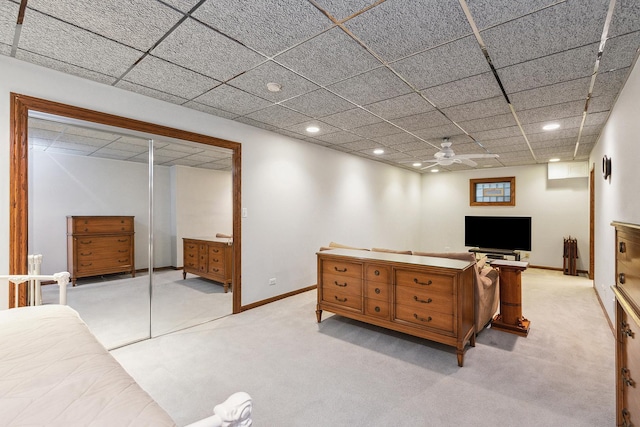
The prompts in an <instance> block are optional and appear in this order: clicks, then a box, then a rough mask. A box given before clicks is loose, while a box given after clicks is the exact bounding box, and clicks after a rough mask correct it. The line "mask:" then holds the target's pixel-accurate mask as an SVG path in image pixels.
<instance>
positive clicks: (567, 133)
mask: <svg viewBox="0 0 640 427" xmlns="http://www.w3.org/2000/svg"><path fill="white" fill-rule="evenodd" d="M579 130H580V128H578V127H572V128H568V129H558V130H554V131H551V132H539V133H531V134H528V135H527V138H528V139H529V142H532V143H533V142H541V141H551V140H554V139H565V138H573V140H574V141H575V140H577V139H578V132H579Z"/></svg>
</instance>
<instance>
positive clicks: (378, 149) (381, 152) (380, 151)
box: [373, 148, 384, 154]
mask: <svg viewBox="0 0 640 427" xmlns="http://www.w3.org/2000/svg"><path fill="white" fill-rule="evenodd" d="M373 154H384V150H383V149H382V148H376V149H375V150H373Z"/></svg>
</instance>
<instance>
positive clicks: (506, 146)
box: [482, 136, 528, 156]
mask: <svg viewBox="0 0 640 427" xmlns="http://www.w3.org/2000/svg"><path fill="white" fill-rule="evenodd" d="M482 145H484V147H485V148H486V149H487V150H488V151H489V152H490V153H493V154H499V155H500V156H502V155H503V154H504V153H511V152H514V151H522V150H528V148H527V143H526V142H525V140H524V138H523V137H522V136H514V137H511V138H503V139H497V140H492V141H483V142H482Z"/></svg>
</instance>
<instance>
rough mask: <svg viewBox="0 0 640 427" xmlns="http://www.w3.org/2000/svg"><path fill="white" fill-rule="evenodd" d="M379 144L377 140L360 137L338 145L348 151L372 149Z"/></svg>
mask: <svg viewBox="0 0 640 427" xmlns="http://www.w3.org/2000/svg"><path fill="white" fill-rule="evenodd" d="M379 146H380V144H378V143H377V142H375V141H371V140H368V139H361V140H359V141H354V142H347V143H346V144H340V147H341V148H342V149H345V150H350V151H362V150H373V149H374V148H378V147H379Z"/></svg>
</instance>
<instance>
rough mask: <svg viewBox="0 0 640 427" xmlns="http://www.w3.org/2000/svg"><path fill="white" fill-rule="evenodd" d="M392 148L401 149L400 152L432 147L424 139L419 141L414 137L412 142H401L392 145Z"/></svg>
mask: <svg viewBox="0 0 640 427" xmlns="http://www.w3.org/2000/svg"><path fill="white" fill-rule="evenodd" d="M393 148H394V149H395V150H398V151H402V152H413V151H419V150H424V149H431V148H433V147H432V146H431V145H430V144H428V143H426V142H424V141H420V140H418V139H416V140H415V141H413V142H405V143H402V144H397V145H393Z"/></svg>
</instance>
